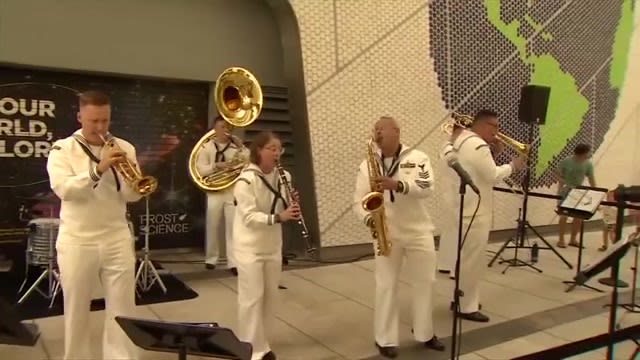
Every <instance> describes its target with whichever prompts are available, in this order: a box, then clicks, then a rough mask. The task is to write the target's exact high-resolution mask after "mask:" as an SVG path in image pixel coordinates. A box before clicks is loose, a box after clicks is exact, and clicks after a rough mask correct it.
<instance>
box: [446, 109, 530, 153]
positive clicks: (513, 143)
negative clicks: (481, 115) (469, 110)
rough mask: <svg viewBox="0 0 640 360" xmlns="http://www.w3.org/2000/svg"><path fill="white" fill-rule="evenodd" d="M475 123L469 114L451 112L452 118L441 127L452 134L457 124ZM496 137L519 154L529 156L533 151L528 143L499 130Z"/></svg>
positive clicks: (464, 125)
mask: <svg viewBox="0 0 640 360" xmlns="http://www.w3.org/2000/svg"><path fill="white" fill-rule="evenodd" d="M472 123H473V118H472V117H471V116H469V115H465V114H460V113H457V112H452V113H451V118H449V119H447V120H446V121H445V122H444V123H443V124H442V125H441V126H440V129H441V130H442V132H444V133H445V134H447V135H451V134H452V133H453V129H454V127H455V126H458V127H461V128H463V129H468V128H470V127H471V124H472ZM496 139H497V140H499V141H501V142H502V143H503V144H505V145H506V146H509V147H510V148H512V149H513V150H515V151H516V152H518V153H519V154H522V155H524V156H529V152H530V151H531V147H530V146H529V145H527V144H523V143H521V142H519V141H517V140H515V139H512V138H511V137H509V136H507V135H505V134H503V133H501V132H498V134H497V135H496Z"/></svg>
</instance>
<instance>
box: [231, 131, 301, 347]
mask: <svg viewBox="0 0 640 360" xmlns="http://www.w3.org/2000/svg"><path fill="white" fill-rule="evenodd" d="M281 153H282V145H281V142H280V140H279V139H278V138H277V137H276V136H275V134H274V133H272V132H262V133H260V134H258V135H257V136H256V137H255V139H254V141H253V142H252V144H251V146H250V155H249V159H250V164H249V165H248V166H247V167H246V168H245V169H244V170H243V172H242V174H241V175H240V177H239V178H238V181H237V183H236V185H235V187H234V190H233V195H234V198H235V203H236V213H235V217H234V224H233V227H234V231H233V246H234V254H235V256H236V264H237V269H238V329H239V331H238V337H239V338H240V340H242V341H245V342H249V343H251V345H252V347H253V354H252V356H251V359H252V360H261V359H263V360H274V359H276V356H275V354H274V352H273V351H272V350H271V347H270V345H269V341H268V335H269V333H270V332H271V331H272V329H273V323H274V321H275V309H276V303H277V296H278V282H279V279H280V274H281V269H282V223H284V222H287V221H290V220H298V219H300V217H301V212H300V207H299V205H298V203H297V199H298V195H297V193H293V194H292V197H293V198H294V199H295V200H296V201H295V202H293V203H292V204H287V203H286V201H285V199H284V197H283V195H284V190H285V189H284V186H283V185H284V184H283V181H282V179H281V178H280V177H279V172H278V170H277V169H276V167H277V164H278V162H279V159H280V155H281ZM283 173H284V176H286V178H287V181H288V182H291V174H289V172H287V171H284V170H283Z"/></svg>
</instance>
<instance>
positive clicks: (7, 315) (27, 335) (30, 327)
mask: <svg viewBox="0 0 640 360" xmlns="http://www.w3.org/2000/svg"><path fill="white" fill-rule="evenodd" d="M39 337H40V331H39V330H38V325H36V324H24V323H22V322H20V318H19V317H18V316H17V315H16V312H15V311H13V310H12V309H11V306H10V305H9V304H8V303H6V302H5V301H4V300H2V299H0V344H5V345H17V346H34V345H35V344H36V343H37V342H38V338H39Z"/></svg>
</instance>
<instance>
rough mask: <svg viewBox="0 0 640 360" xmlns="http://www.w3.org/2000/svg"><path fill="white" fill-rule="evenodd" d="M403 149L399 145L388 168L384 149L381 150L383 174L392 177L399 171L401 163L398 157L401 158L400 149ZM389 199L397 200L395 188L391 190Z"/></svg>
mask: <svg viewBox="0 0 640 360" xmlns="http://www.w3.org/2000/svg"><path fill="white" fill-rule="evenodd" d="M401 150H402V145H399V146H398V150H396V153H395V154H394V155H393V159H392V160H391V165H389V168H388V169H387V167H386V166H385V164H384V159H385V158H384V157H383V155H382V151H381V152H380V163H381V164H382V175H383V176H386V177H388V178H392V177H393V176H394V175H395V174H396V173H397V172H398V168H400V166H399V165H400V164H399V162H398V159H399V158H400V151H401ZM389 199H390V200H391V202H394V201H396V197H395V196H394V195H393V190H389Z"/></svg>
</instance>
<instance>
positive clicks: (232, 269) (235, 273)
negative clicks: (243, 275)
mask: <svg viewBox="0 0 640 360" xmlns="http://www.w3.org/2000/svg"><path fill="white" fill-rule="evenodd" d="M229 271H230V272H231V273H232V274H233V276H238V269H236V268H234V267H232V268H230V269H229Z"/></svg>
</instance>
